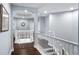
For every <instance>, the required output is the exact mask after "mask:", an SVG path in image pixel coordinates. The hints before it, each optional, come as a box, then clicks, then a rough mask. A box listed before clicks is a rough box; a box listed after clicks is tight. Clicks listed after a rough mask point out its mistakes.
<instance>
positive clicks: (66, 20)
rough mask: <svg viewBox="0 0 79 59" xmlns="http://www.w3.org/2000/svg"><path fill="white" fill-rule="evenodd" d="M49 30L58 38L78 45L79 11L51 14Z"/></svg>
mask: <svg viewBox="0 0 79 59" xmlns="http://www.w3.org/2000/svg"><path fill="white" fill-rule="evenodd" d="M49 30H50V31H51V32H53V34H54V35H55V36H56V37H59V38H62V39H64V40H68V41H72V42H75V43H78V10H77V11H71V12H64V13H56V14H50V15H49Z"/></svg>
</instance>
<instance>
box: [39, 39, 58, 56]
mask: <svg viewBox="0 0 79 59" xmlns="http://www.w3.org/2000/svg"><path fill="white" fill-rule="evenodd" d="M39 44H40V45H41V47H42V50H43V52H44V53H45V54H46V55H57V52H56V50H55V49H54V48H53V47H52V46H51V45H49V44H48V41H47V40H45V39H39Z"/></svg>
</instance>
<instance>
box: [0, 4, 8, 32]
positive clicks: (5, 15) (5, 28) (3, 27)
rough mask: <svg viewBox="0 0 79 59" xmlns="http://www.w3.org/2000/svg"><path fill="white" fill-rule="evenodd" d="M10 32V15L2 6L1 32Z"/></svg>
mask: <svg viewBox="0 0 79 59" xmlns="http://www.w3.org/2000/svg"><path fill="white" fill-rule="evenodd" d="M8 30H9V14H8V12H7V10H6V9H5V7H4V6H3V5H2V4H0V32H4V31H8Z"/></svg>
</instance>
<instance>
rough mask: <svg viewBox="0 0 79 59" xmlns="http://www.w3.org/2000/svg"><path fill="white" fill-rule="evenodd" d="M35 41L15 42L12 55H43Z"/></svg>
mask: <svg viewBox="0 0 79 59" xmlns="http://www.w3.org/2000/svg"><path fill="white" fill-rule="evenodd" d="M33 45H34V43H26V44H15V43H14V51H13V52H12V55H41V54H40V53H39V52H38V50H37V49H36V48H34V47H33Z"/></svg>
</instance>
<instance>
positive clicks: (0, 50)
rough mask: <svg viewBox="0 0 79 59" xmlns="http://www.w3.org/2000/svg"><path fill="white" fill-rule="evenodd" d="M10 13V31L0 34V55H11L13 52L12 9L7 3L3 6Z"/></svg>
mask: <svg viewBox="0 0 79 59" xmlns="http://www.w3.org/2000/svg"><path fill="white" fill-rule="evenodd" d="M3 5H4V7H5V8H6V10H7V11H8V13H9V31H6V32H0V55H7V54H10V51H11V48H12V46H11V43H12V41H11V9H10V5H9V4H7V3H4V4H3Z"/></svg>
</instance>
